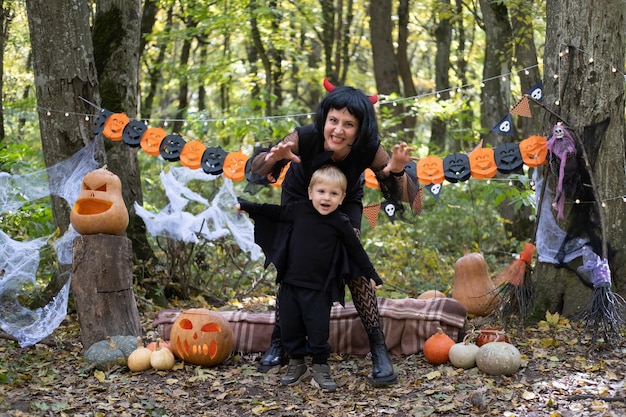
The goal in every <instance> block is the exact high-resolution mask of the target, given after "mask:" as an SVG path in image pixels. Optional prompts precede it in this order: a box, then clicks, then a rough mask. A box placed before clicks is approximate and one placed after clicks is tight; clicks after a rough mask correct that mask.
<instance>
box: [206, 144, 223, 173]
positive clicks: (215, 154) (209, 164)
mask: <svg viewBox="0 0 626 417" xmlns="http://www.w3.org/2000/svg"><path fill="white" fill-rule="evenodd" d="M226 155H227V153H226V151H224V150H223V149H222V148H220V147H219V146H217V147H215V146H211V147H209V148H206V150H205V151H204V154H202V169H203V170H204V172H206V173H207V174H211V175H220V174H221V173H222V172H223V170H224V158H226Z"/></svg>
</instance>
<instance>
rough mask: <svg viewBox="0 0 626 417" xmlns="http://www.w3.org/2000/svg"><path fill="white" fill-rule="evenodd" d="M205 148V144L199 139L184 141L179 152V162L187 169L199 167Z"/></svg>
mask: <svg viewBox="0 0 626 417" xmlns="http://www.w3.org/2000/svg"><path fill="white" fill-rule="evenodd" d="M205 150H206V146H205V145H204V143H202V142H200V141H199V140H192V141H190V142H187V143H185V146H184V147H183V150H182V152H181V153H180V164H181V165H182V166H184V167H187V168H189V169H200V168H201V167H202V155H203V154H204V151H205Z"/></svg>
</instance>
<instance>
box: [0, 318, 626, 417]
mask: <svg viewBox="0 0 626 417" xmlns="http://www.w3.org/2000/svg"><path fill="white" fill-rule="evenodd" d="M153 318H154V316H153V315H151V314H146V315H145V317H144V326H145V330H146V335H147V336H148V337H150V336H153V335H154V332H152V331H151V330H152V329H151V328H150V323H151V322H152V319H153ZM482 324H484V323H477V322H473V321H469V322H468V328H469V329H471V328H472V327H479V325H482ZM4 336H5V337H2V338H0V415H2V416H220V417H222V416H342V417H343V416H427V415H437V416H459V415H471V416H480V415H485V416H487V415H492V416H502V415H504V416H624V415H626V389H625V387H624V381H625V378H626V364H625V363H624V352H625V349H624V348H623V347H622V346H623V345H618V346H617V347H613V348H612V349H593V350H590V345H589V343H588V340H586V339H584V338H582V339H583V340H581V337H580V336H581V333H580V329H579V328H578V327H577V326H576V325H574V324H571V323H569V322H567V321H566V320H564V319H561V320H560V321H559V322H558V323H554V322H553V323H550V324H549V323H547V322H541V323H539V324H538V325H537V326H534V327H527V328H526V329H525V330H524V332H523V333H522V334H510V337H511V342H512V343H513V344H514V345H515V346H517V347H518V349H519V350H520V352H521V353H522V367H521V368H520V369H519V371H518V372H517V373H516V374H514V375H513V376H510V377H494V376H488V375H486V374H484V373H482V372H481V371H479V370H478V369H477V368H474V369H470V370H461V369H456V368H454V367H453V366H451V365H450V364H447V365H439V366H433V365H430V364H428V363H427V362H426V360H425V359H424V356H423V355H422V353H418V354H415V355H412V356H408V357H394V364H395V367H396V369H397V371H398V374H399V376H400V381H399V383H398V384H396V385H393V386H391V387H388V388H373V387H372V386H370V384H369V383H368V382H367V374H368V373H369V372H370V370H371V363H370V361H369V359H368V358H362V357H354V356H341V357H340V356H333V357H332V358H331V361H330V364H331V367H332V370H333V372H334V376H335V379H336V381H337V383H338V385H339V389H338V390H337V391H336V392H334V393H323V392H321V391H319V390H318V389H317V388H314V387H313V386H312V385H311V384H310V382H309V381H308V380H305V381H303V382H302V383H300V384H299V385H296V386H290V387H285V386H282V385H281V384H280V382H279V379H280V375H281V372H282V371H283V370H284V368H283V369H281V370H276V372H272V371H270V372H269V373H266V374H263V373H259V372H257V371H256V362H255V360H258V357H255V356H234V357H232V358H230V359H229V360H228V361H227V362H226V363H224V364H223V365H221V366H219V367H216V368H201V367H198V366H194V365H189V364H183V363H182V362H177V364H176V366H175V368H174V369H173V370H171V371H168V372H157V371H146V372H142V373H131V372H130V371H129V370H128V369H127V368H125V367H115V368H113V369H111V370H109V371H106V372H101V371H97V370H95V369H90V368H89V367H88V366H87V364H86V363H85V362H84V361H83V359H82V346H81V344H80V341H79V340H80V338H79V333H78V323H77V319H76V316H75V315H71V316H68V318H67V319H66V321H65V322H64V323H63V324H62V325H61V326H60V327H59V328H58V329H57V330H56V331H55V332H54V333H53V334H52V335H51V336H50V337H48V338H46V339H45V340H44V341H42V343H39V344H37V345H35V346H33V347H29V348H20V347H19V346H18V345H17V343H16V342H14V341H12V340H10V339H8V338H6V335H4Z"/></svg>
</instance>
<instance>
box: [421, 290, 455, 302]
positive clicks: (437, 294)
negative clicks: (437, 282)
mask: <svg viewBox="0 0 626 417" xmlns="http://www.w3.org/2000/svg"><path fill="white" fill-rule="evenodd" d="M447 297H448V296H447V295H445V294H444V293H442V292H441V291H438V290H428V291H424V292H423V293H421V294H420V295H418V296H417V299H418V300H428V299H431V298H447Z"/></svg>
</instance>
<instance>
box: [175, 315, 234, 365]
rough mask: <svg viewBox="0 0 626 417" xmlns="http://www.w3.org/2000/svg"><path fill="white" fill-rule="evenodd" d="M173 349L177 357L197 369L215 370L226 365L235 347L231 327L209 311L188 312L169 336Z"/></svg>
mask: <svg viewBox="0 0 626 417" xmlns="http://www.w3.org/2000/svg"><path fill="white" fill-rule="evenodd" d="M170 346H171V347H172V351H173V352H174V354H175V355H176V356H178V357H179V358H180V359H182V360H183V361H185V362H189V363H193V364H195V365H205V366H215V365H219V364H221V363H222V362H224V361H225V360H226V359H227V358H228V356H229V355H230V354H231V352H232V350H233V347H234V346H235V336H234V334H233V330H232V329H231V327H230V323H229V322H228V321H227V320H226V319H225V318H223V317H222V316H221V315H220V314H219V313H217V312H215V311H211V310H209V309H206V308H192V309H189V310H185V311H183V312H182V313H180V315H179V316H178V318H177V319H176V321H175V322H174V325H173V326H172V331H171V333H170Z"/></svg>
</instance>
